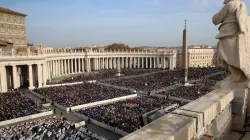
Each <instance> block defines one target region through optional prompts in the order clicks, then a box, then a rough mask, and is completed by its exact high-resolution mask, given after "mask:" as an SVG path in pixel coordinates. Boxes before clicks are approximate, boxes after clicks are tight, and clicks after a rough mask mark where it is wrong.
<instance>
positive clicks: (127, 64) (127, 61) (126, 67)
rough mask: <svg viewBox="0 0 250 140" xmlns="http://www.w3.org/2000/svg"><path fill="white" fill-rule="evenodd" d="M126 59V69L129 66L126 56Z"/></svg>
mask: <svg viewBox="0 0 250 140" xmlns="http://www.w3.org/2000/svg"><path fill="white" fill-rule="evenodd" d="M125 59H126V69H127V68H128V57H125Z"/></svg>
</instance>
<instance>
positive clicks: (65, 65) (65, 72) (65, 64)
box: [63, 59, 67, 74]
mask: <svg viewBox="0 0 250 140" xmlns="http://www.w3.org/2000/svg"><path fill="white" fill-rule="evenodd" d="M66 60H67V59H63V61H64V74H67V62H66Z"/></svg>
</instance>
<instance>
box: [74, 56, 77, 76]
mask: <svg viewBox="0 0 250 140" xmlns="http://www.w3.org/2000/svg"><path fill="white" fill-rule="evenodd" d="M74 72H75V73H77V61H76V58H75V71H74Z"/></svg>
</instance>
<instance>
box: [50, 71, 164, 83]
mask: <svg viewBox="0 0 250 140" xmlns="http://www.w3.org/2000/svg"><path fill="white" fill-rule="evenodd" d="M160 70H161V69H121V70H120V71H121V72H120V73H121V77H122V76H131V75H138V74H144V73H148V72H155V71H160ZM117 73H118V70H117V69H112V70H100V71H98V72H92V73H89V74H81V75H78V76H73V77H68V78H66V79H64V80H62V81H57V82H50V83H48V84H49V85H51V84H61V83H72V82H81V81H88V80H97V81H99V80H106V79H107V78H116V77H117V76H116V74H117Z"/></svg>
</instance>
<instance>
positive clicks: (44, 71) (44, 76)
mask: <svg viewBox="0 0 250 140" xmlns="http://www.w3.org/2000/svg"><path fill="white" fill-rule="evenodd" d="M46 70H47V66H46V63H44V64H43V86H46V82H47V78H46V77H47V75H46Z"/></svg>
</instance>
